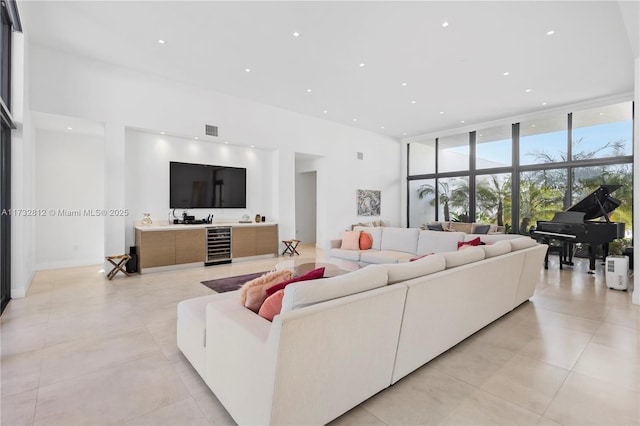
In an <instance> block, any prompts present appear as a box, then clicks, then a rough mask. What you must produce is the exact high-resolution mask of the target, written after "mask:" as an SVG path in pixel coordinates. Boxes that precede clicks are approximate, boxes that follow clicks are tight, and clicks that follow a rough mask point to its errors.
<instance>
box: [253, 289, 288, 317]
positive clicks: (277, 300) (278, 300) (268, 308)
mask: <svg viewBox="0 0 640 426" xmlns="http://www.w3.org/2000/svg"><path fill="white" fill-rule="evenodd" d="M283 297H284V289H282V290H278V291H276V292H275V293H273V294H272V295H271V296H269V297H267V300H265V301H264V303H263V304H262V306H261V307H260V311H259V312H258V315H260V316H261V317H262V318H265V319H267V320H269V321H273V317H275V316H276V315H278V314H279V313H280V311H281V310H282V298H283Z"/></svg>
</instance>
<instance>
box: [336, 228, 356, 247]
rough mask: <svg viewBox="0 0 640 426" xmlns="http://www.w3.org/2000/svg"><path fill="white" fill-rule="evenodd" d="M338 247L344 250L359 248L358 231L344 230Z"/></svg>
mask: <svg viewBox="0 0 640 426" xmlns="http://www.w3.org/2000/svg"><path fill="white" fill-rule="evenodd" d="M340 248H341V249H344V250H359V249H360V231H344V233H343V234H342V245H341V246H340Z"/></svg>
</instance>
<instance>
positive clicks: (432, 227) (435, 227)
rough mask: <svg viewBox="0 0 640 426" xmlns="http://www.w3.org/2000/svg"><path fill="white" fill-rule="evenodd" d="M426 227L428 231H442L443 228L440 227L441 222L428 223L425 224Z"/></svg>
mask: <svg viewBox="0 0 640 426" xmlns="http://www.w3.org/2000/svg"><path fill="white" fill-rule="evenodd" d="M427 229H428V230H429V231H444V228H443V227H442V224H441V223H434V224H429V225H427Z"/></svg>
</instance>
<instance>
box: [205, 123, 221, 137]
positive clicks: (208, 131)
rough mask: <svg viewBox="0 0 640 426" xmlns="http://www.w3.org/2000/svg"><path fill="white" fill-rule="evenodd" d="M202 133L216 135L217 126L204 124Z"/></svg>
mask: <svg viewBox="0 0 640 426" xmlns="http://www.w3.org/2000/svg"><path fill="white" fill-rule="evenodd" d="M204 134H205V135H208V136H218V126H212V125H211V124H205V125H204Z"/></svg>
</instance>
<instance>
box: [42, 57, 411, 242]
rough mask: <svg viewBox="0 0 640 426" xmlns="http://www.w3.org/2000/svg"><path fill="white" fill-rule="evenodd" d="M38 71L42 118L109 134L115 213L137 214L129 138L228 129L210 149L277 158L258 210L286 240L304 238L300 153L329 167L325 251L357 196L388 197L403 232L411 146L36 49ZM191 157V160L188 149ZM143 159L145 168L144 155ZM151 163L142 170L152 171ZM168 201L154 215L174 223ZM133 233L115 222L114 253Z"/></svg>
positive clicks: (110, 199) (324, 194)
mask: <svg viewBox="0 0 640 426" xmlns="http://www.w3.org/2000/svg"><path fill="white" fill-rule="evenodd" d="M31 61H32V67H31V75H30V81H31V85H32V96H31V106H32V108H33V109H34V110H36V111H41V112H46V113H52V114H58V115H66V116H73V117H81V118H86V119H90V120H94V121H98V122H102V123H104V124H105V141H106V143H105V151H104V152H105V168H104V173H105V174H104V182H105V190H104V191H105V192H104V194H105V204H104V207H105V208H107V209H119V208H127V207H129V206H128V205H127V204H128V203H129V202H130V200H126V199H125V193H127V187H128V186H129V185H130V184H131V182H130V180H131V179H132V178H131V177H127V175H128V173H127V171H126V170H128V169H129V167H130V166H129V164H128V163H127V160H126V158H127V152H128V150H129V149H131V147H130V146H129V136H128V135H129V133H130V132H127V131H126V130H125V129H127V128H137V129H149V130H152V131H160V130H162V131H164V132H166V134H167V135H179V136H184V137H193V136H199V137H200V138H201V139H202V140H205V139H207V138H206V137H203V132H204V125H205V124H214V125H217V126H219V129H220V137H219V138H217V139H211V138H209V140H217V141H223V140H229V141H231V144H230V145H236V146H237V145H243V146H245V147H247V146H249V145H255V146H256V148H258V149H263V150H265V152H267V154H265V159H264V160H265V161H269V160H268V157H271V159H270V162H271V167H272V170H271V176H270V177H269V178H268V179H265V182H264V185H265V187H270V189H269V190H267V191H264V196H265V197H267V198H268V202H267V199H263V202H262V203H257V205H254V206H252V208H258V209H261V210H265V211H266V207H263V206H264V205H267V204H268V203H269V202H270V203H271V206H270V209H271V212H272V213H271V214H266V216H267V217H268V218H269V219H271V220H274V221H277V222H278V223H279V230H280V237H281V238H280V239H283V238H285V237H286V238H291V237H292V236H293V235H295V207H294V200H295V185H294V182H295V153H296V152H300V153H305V154H311V155H316V156H321V157H323V158H322V160H319V161H318V203H319V205H320V207H319V210H320V211H319V214H318V245H323V243H322V242H323V241H324V240H326V239H328V238H334V237H335V236H340V235H341V232H342V230H343V229H344V228H346V227H347V226H348V225H349V224H351V223H354V222H357V221H359V220H360V219H359V218H357V216H356V208H355V205H356V202H355V196H356V190H357V189H378V190H381V191H382V215H381V217H382V218H384V219H385V220H389V221H391V223H393V224H396V225H397V224H399V223H400V209H401V203H400V194H401V191H403V190H404V188H403V187H402V185H401V179H400V177H399V174H398V169H399V166H400V161H401V146H400V144H399V143H398V141H397V140H395V139H393V138H389V137H386V136H382V135H378V134H375V133H371V132H368V131H363V130H360V129H356V128H353V127H349V126H345V125H340V124H336V123H332V122H329V121H326V120H322V119H318V118H313V117H309V116H305V115H301V114H298V113H294V112H290V111H286V110H283V109H280V108H276V107H272V106H268V105H264V104H259V103H256V102H252V101H248V100H244V99H239V98H235V97H232V96H227V95H223V94H220V93H216V92H213V91H209V90H203V89H201V88H197V87H193V86H189V85H186V84H182V83H177V82H173V81H170V80H166V79H163V78H160V77H157V76H154V75H150V74H143V73H138V72H134V71H130V70H125V69H121V68H117V67H112V66H110V65H107V64H104V63H101V62H97V61H93V60H91V59H87V58H80V57H77V56H74V55H70V54H67V53H63V52H59V51H55V50H51V49H48V48H44V47H41V46H37V45H33V46H31ZM270 151H271V152H270ZM358 151H360V152H364V154H365V160H364V161H358V160H356V152H358ZM148 155H149V156H151V157H153V156H155V155H157V154H156V153H148ZM184 155H185V156H188V155H189V154H188V150H187V149H185V153H184ZM137 158H138V161H142V156H141V155H138V157H137ZM132 161H133V160H132ZM149 161H151V163H153V162H154V161H156V160H153V161H152V160H149ZM158 161H159V160H158ZM151 163H149V164H147V163H144V164H139V165H140V166H141V167H142V166H144V167H148V166H150V164H151ZM125 164H127V167H125ZM131 167H133V166H131ZM141 170H142V169H141ZM149 173H154V172H152V171H149ZM162 191H168V188H166V184H165V188H163V187H162V186H159V187H158V195H157V198H154V201H152V202H151V203H152V204H153V206H150V207H152V208H154V209H159V210H157V211H158V213H157V214H159V215H161V216H162V218H163V219H164V218H165V215H166V214H167V213H168V211H167V210H166V209H165V210H163V211H162V212H161V211H160V210H162V203H161V202H158V200H160V199H161V198H163V197H168V195H167V194H162ZM259 204H263V206H260V205H259ZM133 207H135V208H136V209H139V208H140V209H143V208H147V207H145V206H142V205H135V206H133ZM138 213H139V212H136V213H135V214H138ZM260 213H263V211H261V212H260ZM135 219H137V218H135ZM130 227H131V219H127V218H117V217H108V218H107V219H106V220H105V243H104V246H105V249H104V251H105V253H118V252H120V253H124V252H125V251H126V250H127V248H128V247H127V246H128V241H129V240H130V238H131V237H130V235H131V233H130V232H131V230H130Z"/></svg>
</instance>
